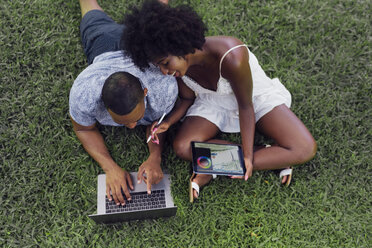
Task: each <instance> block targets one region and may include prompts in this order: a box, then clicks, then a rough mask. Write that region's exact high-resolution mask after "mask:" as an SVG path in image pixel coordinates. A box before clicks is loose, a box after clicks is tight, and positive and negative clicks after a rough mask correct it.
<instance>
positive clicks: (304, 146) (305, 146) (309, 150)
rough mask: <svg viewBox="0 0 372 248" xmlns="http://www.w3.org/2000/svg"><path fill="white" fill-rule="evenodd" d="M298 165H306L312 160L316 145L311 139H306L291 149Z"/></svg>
mask: <svg viewBox="0 0 372 248" xmlns="http://www.w3.org/2000/svg"><path fill="white" fill-rule="evenodd" d="M293 150H294V151H295V152H296V157H297V160H298V163H299V164H303V163H306V162H308V161H310V160H311V159H312V158H314V156H315V154H316V151H317V144H316V141H315V140H314V138H313V137H311V138H310V137H308V138H307V139H304V140H302V141H301V143H300V144H297V145H296V147H294V148H293Z"/></svg>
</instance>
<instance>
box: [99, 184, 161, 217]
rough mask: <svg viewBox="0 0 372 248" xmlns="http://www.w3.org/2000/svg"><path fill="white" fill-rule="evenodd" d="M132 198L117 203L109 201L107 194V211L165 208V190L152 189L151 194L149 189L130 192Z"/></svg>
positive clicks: (118, 211)
mask: <svg viewBox="0 0 372 248" xmlns="http://www.w3.org/2000/svg"><path fill="white" fill-rule="evenodd" d="M130 195H131V197H132V200H130V201H128V200H125V205H124V206H122V205H119V206H118V205H116V203H115V201H114V200H112V201H109V200H108V198H107V196H106V213H121V212H130V211H138V210H146V209H155V208H164V207H165V194H164V190H163V189H162V190H152V191H151V195H149V194H147V191H143V192H135V193H130Z"/></svg>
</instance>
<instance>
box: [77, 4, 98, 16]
mask: <svg viewBox="0 0 372 248" xmlns="http://www.w3.org/2000/svg"><path fill="white" fill-rule="evenodd" d="M79 3H80V9H81V17H84V16H85V14H86V13H87V12H88V11H90V10H93V9H98V10H101V11H103V9H102V8H101V6H99V5H98V3H97V1H96V0H79Z"/></svg>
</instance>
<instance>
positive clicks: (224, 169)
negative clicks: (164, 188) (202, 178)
mask: <svg viewBox="0 0 372 248" xmlns="http://www.w3.org/2000/svg"><path fill="white" fill-rule="evenodd" d="M191 149H192V165H193V170H194V173H196V174H216V175H225V176H244V174H245V165H244V159H243V152H242V149H241V147H240V146H239V145H226V144H215V143H205V142H195V141H192V142H191Z"/></svg>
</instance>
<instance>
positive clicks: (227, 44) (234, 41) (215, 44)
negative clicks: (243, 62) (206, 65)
mask: <svg viewBox="0 0 372 248" xmlns="http://www.w3.org/2000/svg"><path fill="white" fill-rule="evenodd" d="M206 45H207V47H208V49H210V50H213V51H214V52H218V53H220V54H222V55H223V54H225V53H226V52H227V51H228V50H229V49H231V48H233V47H236V46H239V45H244V43H243V42H242V41H241V40H240V39H238V38H236V37H232V36H209V37H206Z"/></svg>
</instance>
